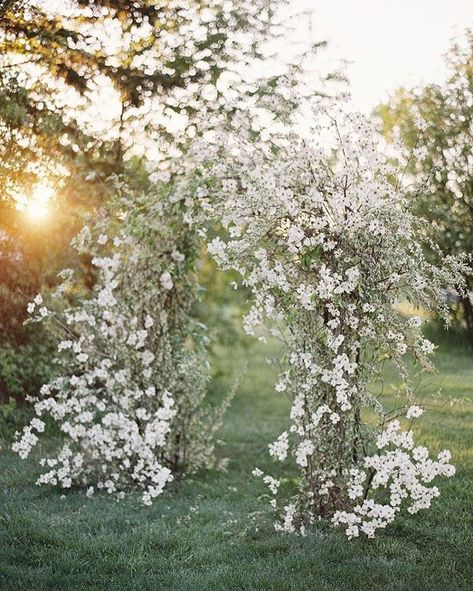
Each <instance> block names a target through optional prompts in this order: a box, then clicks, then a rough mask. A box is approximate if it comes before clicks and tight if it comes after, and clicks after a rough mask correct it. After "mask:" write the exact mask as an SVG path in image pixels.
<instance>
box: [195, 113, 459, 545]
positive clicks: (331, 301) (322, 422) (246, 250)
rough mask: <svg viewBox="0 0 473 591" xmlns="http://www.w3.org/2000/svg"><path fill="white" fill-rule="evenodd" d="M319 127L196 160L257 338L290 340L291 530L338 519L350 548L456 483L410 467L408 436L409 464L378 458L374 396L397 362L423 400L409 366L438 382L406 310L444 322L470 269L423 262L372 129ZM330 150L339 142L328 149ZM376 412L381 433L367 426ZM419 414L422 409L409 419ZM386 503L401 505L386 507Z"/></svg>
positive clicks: (281, 454) (285, 385)
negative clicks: (405, 502)
mask: <svg viewBox="0 0 473 591" xmlns="http://www.w3.org/2000/svg"><path fill="white" fill-rule="evenodd" d="M319 115H320V113H318V112H314V116H315V118H316V119H317V120H318V121H320V123H318V124H317V125H316V127H315V128H314V129H313V130H312V132H311V136H310V138H311V139H307V138H302V137H300V136H298V135H297V134H296V133H295V132H294V131H293V128H292V129H291V128H290V127H289V128H288V129H287V130H285V131H284V130H278V133H277V134H276V133H275V134H274V136H272V138H271V139H270V140H267V141H266V142H265V143H263V144H255V143H254V142H252V141H249V140H248V138H247V137H246V136H245V135H244V134H243V135H242V134H240V133H238V131H235V130H230V131H229V132H228V133H226V134H225V133H222V134H221V137H219V138H217V140H216V141H215V142H214V144H213V145H206V153H207V155H208V154H209V153H210V154H211V158H210V159H211V160H212V159H213V162H214V163H215V162H217V164H212V163H210V164H209V163H208V162H205V156H204V157H202V151H201V152H200V153H199V155H198V157H197V162H198V163H197V166H200V167H201V176H202V179H203V181H202V185H201V186H200V187H199V190H198V192H197V198H199V196H200V195H205V206H206V211H207V212H209V213H210V214H211V215H212V213H213V215H214V216H215V217H216V218H218V219H221V220H222V221H223V226H224V228H225V233H224V234H223V235H221V236H220V237H217V238H214V239H213V240H212V241H211V242H210V243H209V245H208V249H209V252H210V253H211V254H212V255H213V256H214V258H215V259H216V260H217V262H218V263H219V264H220V266H221V267H222V268H224V269H234V270H236V271H238V272H239V273H240V274H241V275H242V283H243V285H245V286H246V287H247V288H249V289H250V290H251V291H252V294H253V306H252V308H251V310H250V312H249V313H248V315H247V316H246V318H245V321H244V327H245V330H246V331H247V332H248V333H249V334H259V335H261V330H262V328H264V327H267V328H268V329H269V330H268V332H269V333H270V334H280V335H286V336H285V337H284V338H285V343H286V350H287V359H286V361H287V366H288V369H287V370H286V371H284V372H283V374H282V375H281V377H280V380H279V382H278V384H277V385H276V391H277V392H283V391H284V392H285V393H287V394H289V395H290V396H291V398H292V406H291V411H290V419H291V425H290V428H289V430H288V431H285V432H284V433H282V434H281V435H280V436H279V437H278V439H277V440H276V441H275V442H274V443H272V444H271V445H270V446H269V451H270V454H271V455H272V456H274V457H275V458H277V459H279V460H281V461H284V460H286V459H287V458H288V457H290V456H292V457H293V458H294V460H295V463H296V465H297V466H298V467H299V468H300V471H301V481H300V490H299V494H298V496H297V498H296V499H293V500H292V501H291V502H290V503H289V504H287V505H286V506H285V508H284V509H283V511H282V513H283V522H282V525H281V524H279V525H278V528H279V529H281V528H282V529H283V530H285V531H294V530H299V531H301V530H302V529H303V528H304V527H305V526H306V525H310V524H313V523H315V521H316V520H317V519H318V518H319V517H320V516H325V517H333V520H332V523H333V524H334V525H346V526H348V528H349V530H347V534H348V535H350V536H352V535H354V532H355V531H363V532H365V533H366V534H368V535H372V533H373V532H374V530H375V529H376V528H377V527H382V526H383V525H381V524H384V525H386V524H387V523H389V522H390V521H391V520H392V518H394V516H395V514H397V511H398V506H399V504H396V503H397V500H398V499H399V498H402V499H404V498H405V497H409V499H410V502H411V504H410V505H409V506H410V507H411V509H412V510H414V509H418V508H422V507H424V506H428V504H430V500H431V498H432V497H433V496H435V494H436V492H437V489H435V488H432V489H426V488H425V487H423V484H421V483H423V482H427V481H430V480H429V479H431V478H433V477H434V476H435V475H437V474H439V475H447V476H448V475H451V468H447V467H446V466H445V465H444V464H443V463H441V462H439V463H437V464H435V463H434V464H430V463H429V461H428V460H427V459H422V460H418V459H416V455H415V454H417V453H418V451H414V449H416V450H418V449H419V448H413V447H412V448H409V450H412V453H410V452H409V453H408V451H409V450H407V448H406V449H405V446H406V445H407V444H409V445H411V435H410V434H409V433H408V434H406V435H401V434H399V433H398V434H396V435H395V436H394V435H392V436H390V437H391V438H390V439H389V443H390V445H392V446H393V445H395V444H396V442H397V443H398V447H399V449H398V450H397V451H396V450H393V451H392V452H389V453H386V454H384V455H382V456H379V457H378V456H376V455H370V450H373V449H375V446H376V434H377V433H379V434H380V435H379V436H380V437H381V438H382V437H388V435H386V432H385V431H383V425H384V423H385V421H386V411H385V410H384V408H383V406H382V401H380V400H378V399H377V397H375V395H374V394H373V393H372V391H371V389H370V384H371V383H372V382H373V381H374V380H376V378H377V376H378V375H379V369H380V364H381V363H382V362H383V361H384V360H386V359H392V360H393V361H394V363H395V364H396V365H397V366H398V367H399V370H400V375H401V377H402V379H403V380H404V382H405V384H404V386H405V391H406V393H407V397H408V399H409V400H411V399H412V398H413V395H414V394H413V391H412V387H411V382H410V380H409V379H408V372H407V368H406V364H405V361H404V359H405V357H406V355H407V354H410V355H414V356H415V357H416V358H417V360H418V361H419V362H420V365H421V366H422V367H424V368H429V367H430V361H429V359H428V356H429V355H430V354H431V353H432V352H433V349H434V346H433V344H432V343H430V342H429V341H427V340H426V339H424V337H423V335H422V333H421V327H420V324H421V323H420V322H419V321H418V319H413V320H407V319H405V318H404V317H402V316H401V315H400V314H399V312H398V310H397V307H396V303H397V302H398V301H399V299H401V298H404V297H408V298H409V299H410V301H412V302H414V303H415V304H417V305H418V306H419V307H424V308H426V309H435V310H437V309H440V311H441V312H442V310H443V309H442V302H441V301H440V299H439V298H440V296H439V294H440V292H441V287H442V286H445V285H449V286H452V285H455V284H456V283H457V276H458V274H457V272H458V269H459V266H460V263H457V262H456V261H455V260H453V259H446V261H445V266H444V267H442V268H438V267H435V266H433V265H431V264H430V263H429V262H428V261H427V260H426V258H425V257H424V254H423V248H422V236H423V230H422V223H421V221H420V220H418V219H417V218H416V217H415V216H414V215H413V214H412V212H411V210H410V207H409V201H408V199H406V198H405V197H404V195H403V194H402V192H401V191H400V190H398V189H397V188H395V187H394V186H393V184H392V183H391V182H390V177H392V175H393V174H395V172H396V171H395V170H394V169H392V168H391V167H390V166H389V164H388V163H387V160H386V158H385V157H384V155H383V154H382V153H381V151H380V150H379V149H378V145H377V140H376V136H375V134H374V132H373V131H372V129H371V127H370V125H369V124H368V123H367V121H366V120H365V119H364V118H363V117H362V116H360V115H357V114H355V115H343V114H341V113H339V114H336V115H335V116H333V114H332V113H330V112H328V113H327V112H323V113H322V117H320V116H319ZM327 121H329V123H328V124H327V123H326V122H327ZM321 137H323V138H332V139H333V143H332V144H330V146H329V149H325V148H324V147H323V146H322V145H321V144H319V143H318V139H319V138H321ZM334 155H335V156H334ZM275 325H276V326H275ZM366 407H369V408H370V410H371V411H374V412H375V414H376V415H377V417H378V427H376V426H372V425H370V426H368V425H366V424H364V422H363V419H362V409H363V408H366ZM420 412H421V409H420V408H419V407H417V406H415V405H414V406H412V405H411V406H410V408H409V410H408V411H407V416H408V418H409V419H413V418H415V417H417V416H419V414H420ZM392 425H395V423H392ZM389 433H390V432H389ZM406 450H407V451H406ZM432 466H433V467H432ZM372 472H373V475H371V476H366V475H367V474H368V475H369V474H371V473H372ZM265 478H267V477H265ZM381 489H386V490H387V491H388V494H391V500H393V499H394V504H393V505H391V504H388V505H386V506H384V505H383V506H382V507H383V508H380V507H381V506H378V504H377V503H376V502H375V500H374V499H375V496H374V495H377V494H378V493H379V492H380V490H381ZM399 491H400V492H399ZM276 493H278V494H279V488H276V489H275V494H276ZM396 495H397V496H396ZM360 496H361V497H362V498H363V502H362V503H361V505H358V504H357V501H358V499H359V497H360ZM272 506H274V507H275V506H276V501H275V500H273V501H272ZM355 527H356V528H358V529H356V530H355Z"/></svg>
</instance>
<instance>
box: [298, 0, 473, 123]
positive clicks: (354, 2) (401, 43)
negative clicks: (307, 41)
mask: <svg viewBox="0 0 473 591" xmlns="http://www.w3.org/2000/svg"><path fill="white" fill-rule="evenodd" d="M290 3H291V11H292V9H293V8H294V9H298V8H310V9H312V10H313V13H314V16H313V21H314V34H315V36H316V37H318V38H320V39H325V40H327V41H328V42H329V47H328V48H327V50H326V51H327V54H328V55H329V56H330V59H331V60H337V59H346V60H348V61H350V62H353V63H352V64H351V65H350V66H349V67H348V70H347V74H348V77H349V79H350V81H351V92H352V97H353V103H354V106H355V108H356V109H360V110H362V111H365V112H369V111H371V110H372V108H373V107H374V106H376V104H378V103H379V102H380V101H382V100H385V99H386V98H387V97H388V96H389V93H390V92H392V91H393V90H394V89H395V88H396V87H398V86H400V85H403V86H415V85H417V84H420V83H427V82H431V81H433V82H440V81H442V79H443V78H444V77H445V66H444V63H443V57H442V56H443V55H444V54H445V52H446V51H447V49H448V47H449V46H450V44H451V39H452V38H453V37H455V36H458V35H461V34H462V32H463V31H464V30H465V29H466V27H468V26H473V0H290Z"/></svg>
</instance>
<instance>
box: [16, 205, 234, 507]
mask: <svg viewBox="0 0 473 591" xmlns="http://www.w3.org/2000/svg"><path fill="white" fill-rule="evenodd" d="M142 199H143V200H142V203H139V204H137V203H136V202H135V206H138V205H139V206H140V207H139V211H140V212H141V213H140V215H139V216H138V217H137V215H136V214H135V213H134V214H133V216H132V217H131V219H130V220H125V221H124V222H123V228H122V231H121V234H120V235H119V236H116V237H115V239H114V240H109V239H108V236H107V234H106V233H105V232H104V229H103V227H102V225H103V224H106V221H104V222H103V224H102V222H100V223H99V224H98V230H99V231H98V232H95V231H91V230H89V228H87V227H86V228H85V229H84V230H83V231H82V232H81V234H80V236H79V237H78V239H77V242H76V244H77V247H78V248H79V249H80V250H81V251H83V252H89V253H91V254H93V255H94V256H92V258H91V261H92V265H93V266H94V267H95V269H96V270H97V282H96V286H95V288H94V292H93V295H92V297H91V298H89V299H85V300H82V301H81V302H79V304H78V305H76V306H75V307H73V308H71V309H68V310H66V311H65V312H64V313H56V312H53V311H52V310H49V309H48V308H46V306H45V304H44V302H43V298H42V297H41V295H38V296H36V298H35V299H34V301H33V302H31V304H30V305H29V306H28V311H29V312H30V313H31V314H32V315H33V318H35V319H37V320H38V321H41V320H45V319H46V320H47V321H48V322H50V323H51V326H56V327H57V329H58V330H59V334H60V337H61V338H60V340H59V344H58V354H59V359H60V361H61V364H62V367H63V373H62V375H60V376H59V377H57V378H55V379H53V380H52V381H51V382H50V383H49V384H47V385H44V386H43V387H42V389H41V393H40V396H39V397H38V399H36V400H35V401H34V410H35V414H36V417H35V418H34V419H33V420H32V421H31V423H30V424H29V425H28V426H27V427H26V428H25V429H24V431H23V434H18V437H17V441H16V442H15V443H14V445H13V449H14V450H15V451H16V452H18V453H19V455H20V457H22V458H26V457H27V456H28V455H29V453H30V451H31V449H32V448H33V447H34V446H35V445H36V444H37V442H38V434H39V433H41V432H42V431H44V422H43V419H44V417H50V418H52V419H53V420H54V421H56V423H57V424H58V426H59V428H60V430H61V432H62V435H63V446H62V449H60V450H59V452H58V453H57V455H55V456H52V457H47V458H43V459H42V460H41V462H40V463H41V466H42V467H43V468H44V469H45V471H44V473H42V474H41V476H40V477H39V478H38V481H37V483H38V484H51V485H56V486H59V487H62V488H70V487H71V486H73V485H80V486H84V487H87V495H88V496H91V495H92V494H93V493H94V491H95V490H104V491H106V492H108V493H110V494H113V495H116V496H118V497H119V498H120V497H121V496H122V495H123V494H124V492H125V491H126V490H128V489H130V488H139V489H142V491H143V496H142V500H143V502H144V503H145V504H151V503H152V501H153V499H154V498H155V497H156V496H157V495H159V494H160V493H161V492H162V490H163V488H164V487H165V485H166V484H167V483H168V482H169V481H170V480H172V479H173V478H174V477H176V476H180V475H182V474H185V473H187V472H189V471H192V470H195V469H197V468H198V467H202V466H208V465H210V464H211V463H212V461H213V450H214V441H213V438H214V434H215V432H216V430H217V429H218V427H219V425H220V419H221V414H222V412H223V410H224V406H225V404H226V403H227V401H226V402H225V404H224V405H223V407H219V408H218V409H217V410H216V411H210V409H208V408H207V405H206V404H204V398H205V394H206V384H207V365H208V364H207V359H206V351H205V346H204V335H203V334H202V328H201V327H199V325H198V323H197V322H196V321H194V320H193V319H192V317H191V316H190V314H189V310H190V306H191V303H192V299H193V297H195V295H194V286H193V278H192V277H191V276H190V274H191V273H192V269H191V266H190V265H189V264H188V261H187V256H186V248H187V249H188V250H190V249H193V248H194V246H193V244H192V243H191V241H190V240H189V232H188V225H187V224H186V223H185V222H183V211H184V213H186V212H188V208H186V207H182V204H181V203H179V202H175V200H172V199H171V198H169V196H168V195H164V196H162V195H160V198H159V199H158V198H157V197H156V195H150V196H147V197H143V198H142ZM123 209H124V208H122V210H123ZM128 211H133V210H132V209H131V208H130V209H129V210H128ZM163 219H166V223H163V221H162V220H163ZM135 230H136V232H138V233H139V234H138V237H137V236H136V235H135V234H136V233H135ZM95 234H98V239H97V240H94V238H93V236H94V235H95ZM64 277H65V279H66V283H67V285H62V286H61V287H60V288H59V290H58V293H59V294H60V295H61V296H63V294H64V293H66V294H67V292H68V290H69V289H70V282H71V278H70V274H68V273H65V274H64Z"/></svg>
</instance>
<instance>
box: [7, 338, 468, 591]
mask: <svg viewBox="0 0 473 591" xmlns="http://www.w3.org/2000/svg"><path fill="white" fill-rule="evenodd" d="M267 353H268V351H267V350H266V349H265V348H264V347H263V346H261V347H257V348H256V349H252V350H251V351H250V354H249V355H248V356H249V366H248V372H247V374H246V375H245V378H244V379H243V380H242V383H241V385H240V388H239V391H238V394H237V397H236V398H235V400H234V403H233V405H232V407H231V409H230V411H229V414H228V416H227V419H226V422H225V426H224V428H223V431H222V439H223V440H224V441H225V444H224V446H223V447H222V448H221V451H220V455H221V456H222V457H228V458H229V466H228V471H226V472H216V471H210V472H206V473H203V474H199V475H196V476H194V477H192V478H189V479H187V480H186V481H184V482H181V483H178V484H175V485H173V486H171V487H170V488H169V489H168V491H167V492H166V493H165V494H164V495H163V496H161V497H160V498H159V499H158V500H157V501H156V502H155V504H154V505H153V506H152V507H150V508H147V507H143V506H140V504H139V502H138V496H129V497H128V498H127V500H125V501H122V502H120V503H117V502H114V501H113V500H111V499H110V498H108V497H106V496H96V497H94V498H92V499H91V500H88V499H86V497H85V495H84V493H83V492H79V491H72V492H69V493H67V494H66V495H65V496H63V495H61V493H60V492H58V491H57V490H55V489H50V488H39V487H36V486H35V485H34V484H33V483H34V480H35V476H36V474H37V468H36V466H35V464H34V463H33V462H22V461H20V460H19V459H18V458H17V457H16V456H13V454H11V452H9V451H8V445H7V444H6V443H4V444H3V446H2V447H3V451H1V452H0V590H1V591H27V590H28V591H40V590H41V591H42V590H44V591H46V590H47V591H53V590H71V591H72V590H80V591H82V590H90V591H101V590H107V591H108V590H110V591H112V590H113V591H122V590H123V591H124V590H130V591H131V590H136V591H148V590H149V591H165V590H171V589H172V590H189V591H211V590H218V591H231V590H235V591H250V590H252V591H253V590H255V591H264V590H271V591H273V590H274V591H276V590H278V591H283V590H297V591H303V590H306V589H307V590H311V591H324V590H338V589H340V590H347V591H349V590H355V591H358V590H360V591H361V590H362V591H364V590H366V591H374V590H378V589H379V590H381V589H382V590H393V591H401V590H405V591H435V590H437V591H459V590H465V591H467V590H468V591H471V590H472V589H473V482H472V476H473V431H472V429H471V426H472V419H473V407H472V405H471V404H469V403H467V402H465V403H462V404H458V405H456V406H454V407H453V408H452V409H451V410H449V411H448V412H447V413H446V414H440V413H432V414H430V415H424V416H423V417H422V418H421V420H420V421H419V427H418V429H417V433H418V436H419V438H420V440H421V441H423V442H424V443H425V444H426V445H427V446H428V447H431V448H433V449H437V450H439V449H442V448H444V447H447V448H449V449H450V450H451V451H452V453H453V458H454V460H453V461H454V463H455V464H456V466H457V475H456V477H455V478H453V479H450V480H443V481H441V482H439V487H440V489H441V493H442V494H441V497H440V498H439V499H436V500H435V501H434V506H433V508H432V509H431V510H429V511H424V512H421V513H419V514H417V515H415V516H410V515H408V514H407V515H405V516H403V517H402V518H400V519H399V520H398V521H397V522H396V523H395V524H393V525H392V526H391V527H390V528H389V529H387V530H385V531H382V532H381V533H380V534H379V536H378V537H377V538H376V539H375V540H367V539H356V540H353V541H348V540H347V539H346V537H345V535H344V533H343V532H341V531H333V530H329V531H318V532H317V531H314V532H311V533H310V534H309V535H308V536H307V537H305V538H301V537H297V536H289V535H283V534H278V533H276V532H275V531H274V530H273V528H272V525H271V523H272V521H271V518H270V516H268V515H267V514H266V513H265V510H266V507H267V498H265V496H264V493H265V491H264V489H263V488H261V483H260V481H258V480H256V479H254V478H253V477H252V476H251V470H252V468H253V467H254V466H259V467H261V468H262V469H265V468H270V467H271V468H272V461H271V458H270V457H269V456H268V454H267V443H268V442H270V441H271V440H272V438H273V437H274V436H275V435H277V434H279V432H280V431H281V430H283V429H284V428H285V427H286V425H287V410H288V403H287V400H286V399H285V398H284V397H283V396H282V395H277V394H276V393H274V391H273V388H272V383H273V379H274V373H273V370H272V369H271V368H269V367H267V365H266V364H265V361H264V359H265V355H267ZM221 365H222V367H223V368H224V369H225V370H226V372H225V375H227V374H228V370H233V372H234V373H235V372H237V371H238V367H240V366H242V365H243V359H242V355H239V356H238V355H236V354H235V352H234V351H232V352H230V354H229V353H227V356H226V357H223V358H222V359H221ZM437 365H438V368H439V373H438V374H437V375H434V376H428V377H427V378H426V380H425V384H426V391H429V390H432V391H433V390H437V389H438V388H441V389H442V393H441V396H442V397H443V398H445V399H448V397H449V396H453V397H465V396H471V395H472V390H473V355H472V354H471V353H469V354H468V353H466V352H462V351H460V350H452V351H443V352H441V353H439V354H438V359H437ZM230 383H231V379H229V378H226V377H225V378H224V377H222V378H219V379H217V380H216V382H215V383H214V389H215V390H216V391H220V392H223V391H224V390H225V389H226V388H228V387H230ZM391 383H392V384H393V385H394V383H395V377H394V374H392V375H391V374H390V373H389V372H387V375H386V384H387V386H388V387H387V391H388V392H389V390H390V384H391ZM272 469H273V470H274V469H275V468H272Z"/></svg>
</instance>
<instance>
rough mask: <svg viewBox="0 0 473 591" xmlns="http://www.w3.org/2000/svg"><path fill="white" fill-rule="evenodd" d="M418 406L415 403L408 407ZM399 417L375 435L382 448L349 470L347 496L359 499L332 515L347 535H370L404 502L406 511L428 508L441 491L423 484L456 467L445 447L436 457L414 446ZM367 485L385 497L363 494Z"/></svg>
mask: <svg viewBox="0 0 473 591" xmlns="http://www.w3.org/2000/svg"><path fill="white" fill-rule="evenodd" d="M411 408H418V407H411ZM400 429H401V425H400V423H399V421H398V420H393V421H392V422H391V423H390V424H389V425H388V427H387V428H386V429H385V430H384V431H383V432H382V433H381V434H380V435H379V436H378V439H377V442H376V445H377V447H378V450H383V453H381V452H379V453H378V454H376V455H372V456H368V457H365V459H364V469H352V470H351V477H352V479H351V482H350V485H349V496H350V499H361V503H360V504H357V505H355V506H354V507H353V508H352V510H351V511H336V512H335V514H334V515H333V517H332V523H333V524H334V525H341V526H344V527H345V528H346V534H347V536H348V537H349V538H353V537H357V536H358V535H359V534H360V532H363V533H364V534H366V535H367V536H368V537H369V538H372V537H374V535H375V532H376V530H377V529H380V528H385V527H386V526H387V525H388V524H389V523H391V522H392V521H393V520H394V518H395V517H396V515H397V514H398V513H399V511H400V510H401V507H402V504H403V502H404V503H405V504H407V510H408V511H409V513H417V512H418V511H420V510H421V509H428V508H429V507H430V505H431V503H432V500H433V499H434V498H435V497H438V496H439V494H440V492H439V489H438V488H437V487H436V486H432V487H429V486H426V485H427V484H429V483H431V482H432V480H433V479H434V478H435V477H436V476H447V477H450V476H453V475H454V474H455V467H454V466H452V465H451V464H449V461H450V458H451V455H450V452H449V451H448V450H444V451H442V452H440V453H439V454H438V458H437V461H435V460H432V459H430V458H429V451H428V450H427V448H425V447H422V446H417V447H414V441H413V437H412V432H411V431H404V432H403V431H401V430H400ZM367 482H369V485H370V489H371V490H373V491H376V490H377V489H383V490H385V491H386V492H387V494H388V499H387V500H386V501H385V502H383V503H377V502H375V500H374V499H372V498H365V495H366V491H367V490H369V489H368V487H367V486H366V485H365V483H367Z"/></svg>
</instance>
